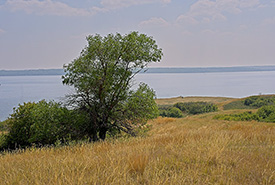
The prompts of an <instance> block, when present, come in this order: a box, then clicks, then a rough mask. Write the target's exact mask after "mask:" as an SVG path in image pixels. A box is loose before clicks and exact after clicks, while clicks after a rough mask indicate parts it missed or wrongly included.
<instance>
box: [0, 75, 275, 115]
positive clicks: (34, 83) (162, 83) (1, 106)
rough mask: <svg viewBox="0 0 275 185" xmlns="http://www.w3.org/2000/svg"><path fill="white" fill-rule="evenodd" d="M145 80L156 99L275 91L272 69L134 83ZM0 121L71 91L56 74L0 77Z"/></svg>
mask: <svg viewBox="0 0 275 185" xmlns="http://www.w3.org/2000/svg"><path fill="white" fill-rule="evenodd" d="M140 81H142V82H145V83H147V84H148V85H149V86H150V87H152V88H153V89H154V90H155V91H156V94H157V97H158V98H165V97H176V96H226V97H245V96H250V95H258V94H275V71H272V72H244V73H181V74H175V73H174V74H163V73H162V74H152V73H151V74H140V75H138V76H137V77H136V83H138V82H140ZM0 84H1V86H0V120H4V119H6V118H7V117H8V116H9V114H10V113H12V109H13V107H16V106H17V105H18V104H19V103H23V102H28V101H39V100H42V99H46V100H51V99H53V100H56V101H59V100H62V98H63V97H64V96H65V94H68V93H70V92H72V91H73V90H72V89H70V88H68V87H66V86H63V85H62V83H61V77H60V76H1V77H0Z"/></svg>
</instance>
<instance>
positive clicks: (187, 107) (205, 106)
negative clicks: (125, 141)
mask: <svg viewBox="0 0 275 185" xmlns="http://www.w3.org/2000/svg"><path fill="white" fill-rule="evenodd" d="M174 107H177V108H179V109H180V110H181V111H183V112H185V113H187V114H202V113H207V112H214V111H217V110H218V107H217V105H215V104H213V103H207V102H187V103H176V104H175V105H174Z"/></svg>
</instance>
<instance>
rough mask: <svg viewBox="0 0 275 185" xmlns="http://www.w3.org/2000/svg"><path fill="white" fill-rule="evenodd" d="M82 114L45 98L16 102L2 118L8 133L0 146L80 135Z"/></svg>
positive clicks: (43, 142)
mask: <svg viewBox="0 0 275 185" xmlns="http://www.w3.org/2000/svg"><path fill="white" fill-rule="evenodd" d="M84 121H85V115H83V114H80V113H77V114H76V113H75V111H72V110H68V109H67V108H65V107H62V106H61V105H60V104H59V103H56V102H53V101H50V102H46V101H45V100H42V101H39V102H38V103H35V102H28V103H24V104H22V105H19V107H18V108H15V109H14V113H13V114H11V116H10V117H9V118H8V119H7V120H6V121H5V123H6V124H7V131H8V133H7V134H5V135H4V136H2V137H4V138H2V146H0V149H2V150H3V149H16V148H24V147H27V146H32V145H35V146H44V145H51V144H54V143H55V142H57V141H58V142H66V141H69V140H71V139H76V138H80V137H83V135H82V136H81V134H82V131H83V130H85V127H83V125H84V124H83V123H84Z"/></svg>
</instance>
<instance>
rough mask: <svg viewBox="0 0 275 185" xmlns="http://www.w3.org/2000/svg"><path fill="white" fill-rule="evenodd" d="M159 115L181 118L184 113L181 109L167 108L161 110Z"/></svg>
mask: <svg viewBox="0 0 275 185" xmlns="http://www.w3.org/2000/svg"><path fill="white" fill-rule="evenodd" d="M159 115H160V116H162V117H172V118H181V117H183V113H182V111H181V110H180V109H178V108H176V107H171V106H170V107H165V108H163V107H162V108H161V109H160V110H159Z"/></svg>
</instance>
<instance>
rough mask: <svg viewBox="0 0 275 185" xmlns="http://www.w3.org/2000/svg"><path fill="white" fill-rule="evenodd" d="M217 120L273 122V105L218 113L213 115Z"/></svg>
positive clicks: (274, 112) (274, 119) (274, 117)
mask: <svg viewBox="0 0 275 185" xmlns="http://www.w3.org/2000/svg"><path fill="white" fill-rule="evenodd" d="M214 118H215V119H219V120H228V121H252V120H255V121H262V122H273V123H275V106H274V105H268V106H263V107H261V108H260V109H258V111H257V112H255V113H253V112H252V111H246V112H243V113H238V114H219V115H216V116H215V117H214Z"/></svg>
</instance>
